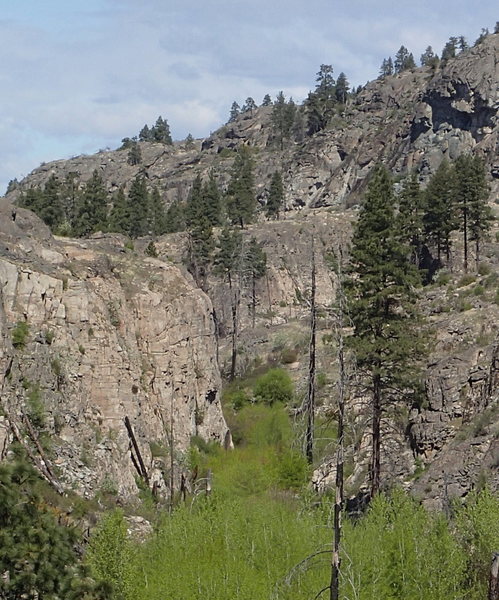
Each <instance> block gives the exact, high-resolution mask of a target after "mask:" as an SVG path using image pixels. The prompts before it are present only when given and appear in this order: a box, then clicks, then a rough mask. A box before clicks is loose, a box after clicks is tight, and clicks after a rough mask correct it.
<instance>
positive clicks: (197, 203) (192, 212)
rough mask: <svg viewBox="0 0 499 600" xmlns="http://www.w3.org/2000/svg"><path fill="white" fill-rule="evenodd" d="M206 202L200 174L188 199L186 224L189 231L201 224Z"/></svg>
mask: <svg viewBox="0 0 499 600" xmlns="http://www.w3.org/2000/svg"><path fill="white" fill-rule="evenodd" d="M204 216H206V215H205V210H204V201H203V182H202V180H201V175H199V173H198V174H197V175H196V178H195V179H194V181H193V183H192V186H191V190H190V192H189V196H188V197H187V205H186V209H185V222H186V225H187V227H188V228H189V229H191V228H192V227H194V225H196V223H198V222H199V220H200V219H201V217H204Z"/></svg>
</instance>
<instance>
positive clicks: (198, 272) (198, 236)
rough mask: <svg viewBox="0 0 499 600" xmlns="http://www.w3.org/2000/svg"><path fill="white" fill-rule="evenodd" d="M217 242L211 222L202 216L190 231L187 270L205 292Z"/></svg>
mask: <svg viewBox="0 0 499 600" xmlns="http://www.w3.org/2000/svg"><path fill="white" fill-rule="evenodd" d="M214 247H215V242H214V239H213V230H212V227H211V225H210V222H209V221H208V219H207V218H206V217H205V216H202V217H201V218H200V219H199V220H198V222H197V223H196V224H194V225H193V226H192V228H191V229H190V230H189V238H188V247H187V268H188V270H189V272H190V273H191V274H192V276H193V277H194V280H195V281H196V283H197V285H198V286H199V287H200V288H201V289H202V290H205V288H206V280H207V278H208V272H209V267H210V265H211V261H212V255H213V250H214Z"/></svg>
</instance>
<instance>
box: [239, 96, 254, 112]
mask: <svg viewBox="0 0 499 600" xmlns="http://www.w3.org/2000/svg"><path fill="white" fill-rule="evenodd" d="M256 108H257V106H256V102H255V101H254V100H253V98H252V97H251V96H249V97H248V98H246V102H245V103H244V105H243V107H242V109H241V112H253V111H254V110H255V109H256Z"/></svg>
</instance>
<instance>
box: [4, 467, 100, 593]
mask: <svg viewBox="0 0 499 600" xmlns="http://www.w3.org/2000/svg"><path fill="white" fill-rule="evenodd" d="M37 485H39V481H38V477H37V475H36V473H35V472H34V470H33V469H32V468H31V467H30V466H28V465H26V464H24V463H20V462H16V463H14V464H5V463H3V464H2V465H0V572H1V573H2V577H0V597H1V598H5V599H7V598H9V599H12V600H16V599H18V598H40V599H41V598H46V599H47V600H48V599H51V598H53V599H56V598H67V599H68V600H73V599H76V598H85V599H87V600H90V599H92V598H95V599H97V598H100V599H101V600H104V598H110V597H111V593H110V589H109V586H108V585H102V586H96V585H95V583H94V582H93V581H91V580H89V579H88V578H86V573H85V572H84V570H83V568H82V567H80V566H79V565H78V560H77V556H76V553H75V550H74V545H75V543H76V540H77V532H76V530H75V529H73V528H71V527H65V526H63V525H61V524H60V523H59V522H58V520H57V518H56V514H57V512H59V513H60V511H57V512H56V510H53V509H52V508H51V507H49V506H47V503H46V501H45V500H44V499H42V498H41V497H40V495H39V494H38V493H37V491H36V489H37ZM59 519H61V515H60V516H59Z"/></svg>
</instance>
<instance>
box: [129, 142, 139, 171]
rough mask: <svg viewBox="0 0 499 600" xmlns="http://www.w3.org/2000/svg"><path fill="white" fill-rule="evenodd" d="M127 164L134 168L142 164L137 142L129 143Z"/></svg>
mask: <svg viewBox="0 0 499 600" xmlns="http://www.w3.org/2000/svg"><path fill="white" fill-rule="evenodd" d="M127 162H128V164H129V165H132V166H136V165H140V163H141V162H142V151H141V150H140V146H139V143H138V142H131V144H130V146H129V150H128V155H127Z"/></svg>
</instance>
